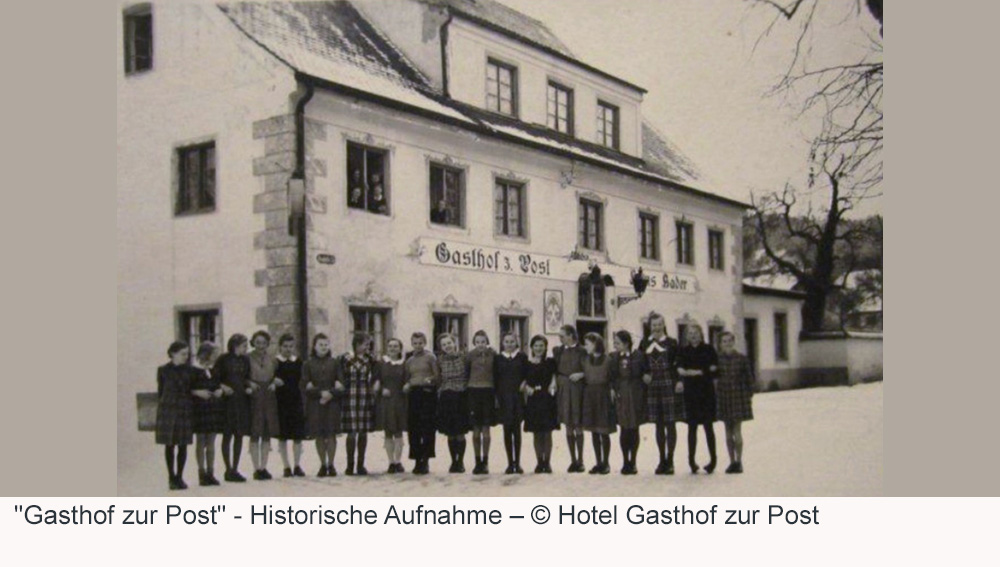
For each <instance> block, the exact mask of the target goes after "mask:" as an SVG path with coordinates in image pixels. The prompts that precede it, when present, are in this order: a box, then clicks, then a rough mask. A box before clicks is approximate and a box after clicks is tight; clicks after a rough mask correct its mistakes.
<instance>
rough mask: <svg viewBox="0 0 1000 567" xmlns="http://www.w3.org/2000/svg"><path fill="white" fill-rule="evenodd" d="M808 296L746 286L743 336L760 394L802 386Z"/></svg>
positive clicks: (784, 290)
mask: <svg viewBox="0 0 1000 567" xmlns="http://www.w3.org/2000/svg"><path fill="white" fill-rule="evenodd" d="M805 297H806V294H805V293H804V292H801V291H795V290H791V289H780V288H777V287H765V286H760V285H752V284H748V283H744V284H743V336H744V338H745V340H746V348H747V351H746V352H747V356H748V357H749V358H750V360H751V361H752V362H753V365H754V369H755V370H756V374H757V386H758V389H759V390H765V391H766V390H778V389H782V390H783V389H787V388H793V387H798V386H800V385H802V376H801V372H800V369H801V363H802V361H801V356H800V353H799V335H800V334H801V332H802V304H803V303H804V302H805Z"/></svg>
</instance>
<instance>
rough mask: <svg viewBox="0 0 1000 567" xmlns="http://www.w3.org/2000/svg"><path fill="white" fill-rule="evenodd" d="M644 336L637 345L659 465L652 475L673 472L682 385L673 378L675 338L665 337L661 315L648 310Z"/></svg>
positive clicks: (665, 327) (663, 321)
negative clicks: (640, 357) (658, 454)
mask: <svg viewBox="0 0 1000 567" xmlns="http://www.w3.org/2000/svg"><path fill="white" fill-rule="evenodd" d="M646 325H648V335H647V337H646V338H645V339H643V340H642V343H640V345H639V350H640V351H642V369H643V376H642V381H643V382H644V383H645V384H646V405H647V406H648V410H649V415H648V418H649V421H650V422H652V423H653V424H654V425H655V427H656V448H657V449H658V450H659V452H660V464H658V465H657V466H656V474H674V449H675V448H676V447H677V422H678V421H683V420H684V398H683V397H682V391H683V388H682V386H681V385H680V381H679V380H678V379H677V350H678V348H677V341H675V340H674V339H672V338H670V337H669V336H667V322H666V320H665V319H664V318H663V315H660V314H659V313H650V315H649V319H648V321H647V322H646Z"/></svg>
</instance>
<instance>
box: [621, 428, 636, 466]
mask: <svg viewBox="0 0 1000 567" xmlns="http://www.w3.org/2000/svg"><path fill="white" fill-rule="evenodd" d="M619 441H620V443H621V447H622V460H623V461H625V464H626V465H628V466H630V467H635V455H636V453H638V452H639V428H637V427H635V428H628V429H622V432H621V436H620V438H619Z"/></svg>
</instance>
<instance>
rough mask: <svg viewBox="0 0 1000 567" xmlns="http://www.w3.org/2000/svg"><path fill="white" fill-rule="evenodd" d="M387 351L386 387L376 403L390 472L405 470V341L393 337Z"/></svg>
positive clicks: (383, 368) (381, 370)
mask: <svg viewBox="0 0 1000 567" xmlns="http://www.w3.org/2000/svg"><path fill="white" fill-rule="evenodd" d="M385 350H386V355H385V356H384V357H382V361H381V362H380V363H379V371H378V375H379V382H381V383H382V391H381V392H380V393H379V398H378V403H377V404H376V405H375V422H376V426H377V428H378V429H381V430H382V431H383V434H384V435H385V454H386V456H387V457H388V458H389V470H387V471H386V472H387V473H388V474H396V473H401V472H404V471H403V464H402V463H401V462H400V459H402V458H403V433H404V432H405V431H406V402H407V399H406V392H404V391H403V386H404V385H405V384H406V380H407V372H406V360H405V359H404V358H403V341H401V340H399V339H389V342H387V343H386V347H385Z"/></svg>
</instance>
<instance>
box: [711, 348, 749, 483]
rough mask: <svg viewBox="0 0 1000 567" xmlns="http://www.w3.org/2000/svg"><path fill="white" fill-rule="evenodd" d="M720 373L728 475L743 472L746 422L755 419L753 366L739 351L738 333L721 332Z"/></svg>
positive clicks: (720, 408)
mask: <svg viewBox="0 0 1000 567" xmlns="http://www.w3.org/2000/svg"><path fill="white" fill-rule="evenodd" d="M719 350H720V352H719V372H718V375H717V378H716V382H715V395H716V398H717V401H718V411H719V415H718V417H719V419H720V420H722V422H723V423H725V424H726V449H727V450H728V451H729V467H727V468H726V474H734V473H737V474H738V473H742V472H743V427H742V426H743V422H744V421H750V420H752V419H753V408H752V406H751V401H752V399H753V385H754V382H755V381H756V379H755V378H754V375H753V365H751V364H750V359H748V358H747V357H746V356H744V355H742V354H740V353H739V352H736V335H734V334H732V333H730V332H729V331H724V332H723V333H722V334H721V335H719Z"/></svg>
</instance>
